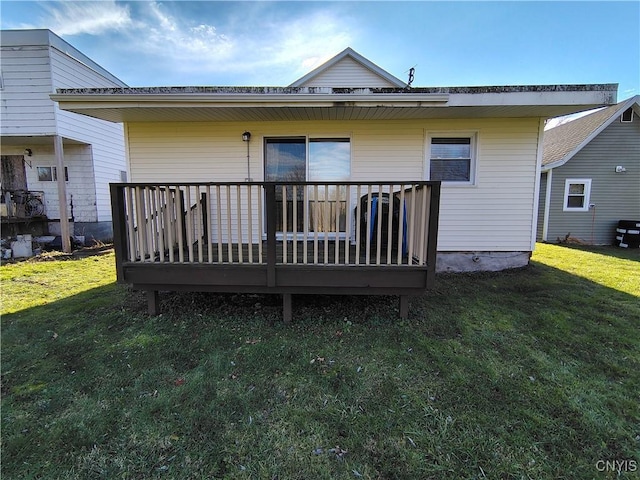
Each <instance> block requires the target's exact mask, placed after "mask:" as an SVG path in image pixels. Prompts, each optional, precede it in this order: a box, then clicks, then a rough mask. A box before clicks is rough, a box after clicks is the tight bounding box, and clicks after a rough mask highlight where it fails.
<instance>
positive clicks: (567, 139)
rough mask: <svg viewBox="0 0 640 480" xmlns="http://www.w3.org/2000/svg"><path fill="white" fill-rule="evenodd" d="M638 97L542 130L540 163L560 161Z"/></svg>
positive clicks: (546, 163)
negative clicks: (544, 130)
mask: <svg viewBox="0 0 640 480" xmlns="http://www.w3.org/2000/svg"><path fill="white" fill-rule="evenodd" d="M638 98H639V97H638V96H636V97H634V98H633V99H627V100H625V101H624V102H620V103H618V104H616V105H612V106H610V107H607V108H603V109H601V110H598V111H596V112H594V113H591V114H589V115H585V116H584V117H580V118H577V119H576V120H572V121H571V122H567V123H564V124H562V125H558V126H557V127H555V128H551V129H549V130H547V131H546V132H544V149H543V155H542V165H549V164H551V163H555V162H558V161H561V160H563V159H564V158H565V157H566V156H567V155H569V154H571V153H572V152H574V151H575V150H576V149H577V148H579V147H581V146H584V145H583V143H584V142H585V141H587V140H589V137H590V136H591V135H592V134H594V133H595V132H596V131H597V130H598V129H599V128H600V127H602V126H603V125H605V124H608V123H610V120H612V119H613V118H615V117H617V116H618V115H621V114H622V112H623V111H624V110H626V109H627V108H629V107H631V106H632V105H633V104H634V103H638ZM630 100H632V101H630ZM574 153H575V152H574Z"/></svg>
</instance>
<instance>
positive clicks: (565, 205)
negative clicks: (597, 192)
mask: <svg viewBox="0 0 640 480" xmlns="http://www.w3.org/2000/svg"><path fill="white" fill-rule="evenodd" d="M591 180H592V179H591V178H567V179H565V181H564V197H563V200H562V211H563V212H588V211H589V204H590V202H591ZM580 184H582V185H584V193H583V194H582V196H583V197H584V203H583V205H582V206H581V207H570V206H569V196H570V192H569V189H570V188H571V185H580ZM571 196H574V197H575V196H577V195H576V194H572V195H571Z"/></svg>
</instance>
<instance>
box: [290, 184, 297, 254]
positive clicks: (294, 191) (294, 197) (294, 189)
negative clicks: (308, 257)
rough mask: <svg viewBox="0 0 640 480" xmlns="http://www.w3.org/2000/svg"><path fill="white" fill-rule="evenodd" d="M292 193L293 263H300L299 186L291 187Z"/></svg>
mask: <svg viewBox="0 0 640 480" xmlns="http://www.w3.org/2000/svg"><path fill="white" fill-rule="evenodd" d="M291 190H292V192H291V195H292V202H293V218H292V219H291V225H292V228H291V230H292V233H293V245H292V247H293V252H292V253H293V263H298V186H297V185H293V187H291Z"/></svg>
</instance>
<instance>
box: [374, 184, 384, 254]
mask: <svg viewBox="0 0 640 480" xmlns="http://www.w3.org/2000/svg"><path fill="white" fill-rule="evenodd" d="M383 193H384V192H383V190H382V185H378V206H377V208H376V223H377V225H376V227H377V228H376V265H380V254H381V252H382V216H383V215H384V209H383V208H382V203H383V202H382V196H383Z"/></svg>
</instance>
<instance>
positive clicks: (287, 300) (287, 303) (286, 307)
mask: <svg viewBox="0 0 640 480" xmlns="http://www.w3.org/2000/svg"><path fill="white" fill-rule="evenodd" d="M282 317H283V319H284V323H286V324H289V323H291V318H292V317H293V314H292V308H291V294H290V293H283V294H282Z"/></svg>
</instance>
